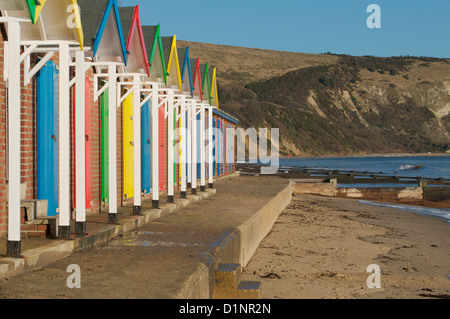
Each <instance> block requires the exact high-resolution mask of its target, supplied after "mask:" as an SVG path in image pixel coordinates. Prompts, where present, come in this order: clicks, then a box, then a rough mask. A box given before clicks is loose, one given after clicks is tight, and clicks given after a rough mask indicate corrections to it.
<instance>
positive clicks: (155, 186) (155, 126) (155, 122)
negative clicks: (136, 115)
mask: <svg viewBox="0 0 450 319" xmlns="http://www.w3.org/2000/svg"><path fill="white" fill-rule="evenodd" d="M152 90H153V92H152V105H151V110H152V198H153V201H152V206H153V208H159V92H158V90H159V84H158V83H153V85H152Z"/></svg>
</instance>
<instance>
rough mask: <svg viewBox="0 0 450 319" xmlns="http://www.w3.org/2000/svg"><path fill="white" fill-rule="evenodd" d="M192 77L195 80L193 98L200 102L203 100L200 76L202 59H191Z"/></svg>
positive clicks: (193, 81) (193, 82)
mask: <svg viewBox="0 0 450 319" xmlns="http://www.w3.org/2000/svg"><path fill="white" fill-rule="evenodd" d="M191 76H192V78H193V80H192V84H193V95H192V97H194V98H197V99H199V100H201V99H202V76H201V74H200V58H197V59H191Z"/></svg>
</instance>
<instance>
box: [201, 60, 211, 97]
mask: <svg viewBox="0 0 450 319" xmlns="http://www.w3.org/2000/svg"><path fill="white" fill-rule="evenodd" d="M200 72H201V76H202V93H203V94H202V101H203V102H207V103H211V93H210V91H211V86H210V82H209V80H210V79H209V64H208V63H206V65H202V66H201V68H200Z"/></svg>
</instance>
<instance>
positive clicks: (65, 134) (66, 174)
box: [59, 42, 70, 239]
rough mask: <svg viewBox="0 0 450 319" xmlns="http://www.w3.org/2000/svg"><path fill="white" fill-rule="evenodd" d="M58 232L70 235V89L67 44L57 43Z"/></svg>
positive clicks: (64, 236)
mask: <svg viewBox="0 0 450 319" xmlns="http://www.w3.org/2000/svg"><path fill="white" fill-rule="evenodd" d="M59 52H60V55H59V163H60V170H59V196H60V197H59V229H60V231H59V234H60V236H61V238H65V239H67V238H69V237H70V91H69V76H70V74H69V68H70V66H69V63H70V55H69V44H68V43H65V42H61V43H60V45H59Z"/></svg>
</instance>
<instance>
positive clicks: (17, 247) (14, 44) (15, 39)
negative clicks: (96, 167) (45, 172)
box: [6, 21, 21, 257]
mask: <svg viewBox="0 0 450 319" xmlns="http://www.w3.org/2000/svg"><path fill="white" fill-rule="evenodd" d="M6 51H7V55H8V60H7V63H8V133H9V143H8V154H9V155H8V165H9V169H8V173H9V174H8V192H9V194H8V242H7V248H6V255H7V256H8V257H20V256H21V238H20V184H21V174H20V152H21V149H20V148H21V136H20V100H21V98H20V88H21V83H20V24H19V22H16V21H12V22H8V49H7V50H6Z"/></svg>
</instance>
